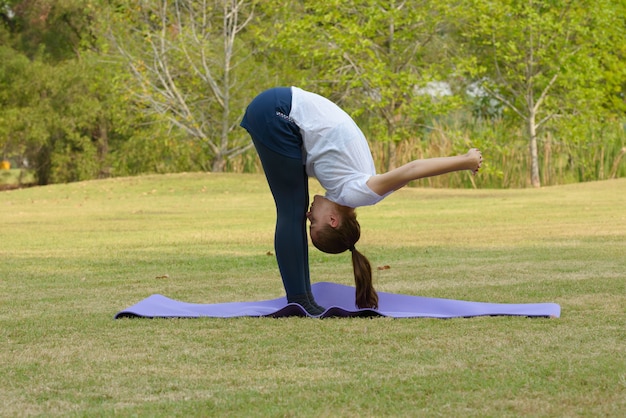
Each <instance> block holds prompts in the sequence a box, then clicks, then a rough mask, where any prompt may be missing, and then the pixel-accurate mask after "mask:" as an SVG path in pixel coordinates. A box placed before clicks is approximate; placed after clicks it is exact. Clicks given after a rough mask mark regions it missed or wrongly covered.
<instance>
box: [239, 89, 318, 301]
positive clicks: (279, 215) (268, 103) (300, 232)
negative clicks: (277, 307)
mask: <svg viewBox="0 0 626 418" xmlns="http://www.w3.org/2000/svg"><path fill="white" fill-rule="evenodd" d="M290 110H291V89H289V88H274V89H270V90H267V91H265V92H263V93H261V94H260V95H259V96H257V97H256V98H255V99H254V100H253V101H252V102H251V103H250V105H249V106H248V108H247V110H246V114H245V116H244V118H243V121H242V122H241V126H242V127H244V128H245V129H246V130H247V131H248V133H249V134H250V136H251V137H252V141H253V142H254V146H255V148H256V150H257V153H258V154H259V157H260V159H261V163H262V164H263V170H264V171H265V177H266V178H267V182H268V184H269V187H270V190H271V192H272V195H273V196H274V202H275V204H276V230H275V234H274V250H275V252H276V260H277V262H278V268H279V270H280V275H281V277H282V281H283V285H284V287H285V292H286V293H287V297H288V298H289V297H290V296H297V295H305V294H307V293H310V292H311V279H310V276H309V251H308V242H307V231H306V211H307V209H308V207H309V188H308V176H307V174H306V171H305V167H304V163H303V158H302V137H301V135H300V130H299V128H298V127H297V125H296V124H295V123H294V122H293V121H291V120H290V119H289V117H288V115H289V112H290Z"/></svg>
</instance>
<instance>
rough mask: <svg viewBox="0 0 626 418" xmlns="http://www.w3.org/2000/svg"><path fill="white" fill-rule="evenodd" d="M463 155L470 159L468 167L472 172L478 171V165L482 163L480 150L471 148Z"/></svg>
mask: <svg viewBox="0 0 626 418" xmlns="http://www.w3.org/2000/svg"><path fill="white" fill-rule="evenodd" d="M465 156H466V157H467V158H469V159H470V165H469V167H468V168H469V169H470V170H471V171H472V174H476V173H478V170H480V167H481V166H482V165H483V155H482V153H481V152H480V150H479V149H478V148H472V149H470V150H469V151H468V152H467V154H465Z"/></svg>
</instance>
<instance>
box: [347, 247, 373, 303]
mask: <svg viewBox="0 0 626 418" xmlns="http://www.w3.org/2000/svg"><path fill="white" fill-rule="evenodd" d="M350 251H351V252H352V267H353V269H354V284H355V286H356V306H357V307H359V308H371V309H377V308H378V295H377V294H376V290H374V284H373V283H372V265H371V264H370V262H369V260H368V259H367V257H365V256H364V255H363V254H361V253H360V252H359V251H358V250H357V249H356V248H354V246H352V247H351V248H350Z"/></svg>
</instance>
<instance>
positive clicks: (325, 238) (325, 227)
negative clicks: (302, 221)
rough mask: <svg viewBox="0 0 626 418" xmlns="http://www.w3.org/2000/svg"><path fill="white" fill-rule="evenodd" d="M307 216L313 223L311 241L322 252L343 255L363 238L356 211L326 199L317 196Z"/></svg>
mask: <svg viewBox="0 0 626 418" xmlns="http://www.w3.org/2000/svg"><path fill="white" fill-rule="evenodd" d="M306 215H307V218H308V219H309V221H310V222H311V227H310V234H311V241H313V245H315V247H316V248H317V249H318V250H320V251H323V252H325V253H330V254H339V253H342V252H344V251H346V250H349V249H350V248H351V247H354V245H355V244H356V243H357V241H358V240H359V238H360V237H361V226H360V225H359V222H358V221H357V220H356V214H355V212H354V209H352V208H349V207H347V206H342V205H339V204H337V203H334V202H332V201H330V200H328V199H326V198H325V197H322V196H319V195H316V196H315V197H314V198H313V203H312V204H311V210H310V211H309V212H307V214H306Z"/></svg>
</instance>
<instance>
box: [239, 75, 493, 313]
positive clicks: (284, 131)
mask: <svg viewBox="0 0 626 418" xmlns="http://www.w3.org/2000/svg"><path fill="white" fill-rule="evenodd" d="M241 126H242V127H244V128H245V129H246V130H247V131H248V133H249V134H250V136H251V137H252V141H253V142H254V146H255V148H256V150H257V152H258V154H259V157H260V159H261V163H262V165H263V170H264V171H265V176H266V178H267V181H268V184H269V187H270V190H271V192H272V195H273V196H274V202H275V204H276V212H277V220H276V230H275V234H274V249H275V251H276V259H277V262H278V267H279V270H280V274H281V278H282V280H283V285H284V287H285V292H286V294H287V300H288V302H290V303H298V304H300V305H301V306H302V307H303V308H304V309H305V310H306V311H307V312H308V313H309V314H311V315H313V316H317V315H320V314H322V313H323V312H324V308H323V307H321V306H319V305H318V304H317V303H316V302H315V299H314V297H313V294H312V293H311V280H310V276H309V260H308V244H307V235H306V219H307V218H308V219H309V221H310V223H311V227H310V235H311V241H312V242H313V245H315V247H316V248H318V249H319V250H321V251H323V252H326V253H331V254H337V253H341V252H344V251H346V250H350V251H351V252H352V265H353V269H354V280H355V285H356V305H357V306H358V307H359V308H377V307H378V296H377V295H376V291H375V290H374V287H373V285H372V268H371V265H370V262H369V261H368V259H367V258H366V257H365V256H364V255H363V254H361V253H360V252H359V251H358V250H357V249H356V248H355V245H356V243H357V241H358V240H359V238H360V226H359V223H358V222H357V220H356V214H355V211H354V208H356V207H359V206H367V205H374V204H376V203H378V202H379V201H381V200H382V199H383V198H384V197H386V196H387V195H389V194H390V193H391V192H393V191H394V190H397V189H399V188H401V187H403V186H405V185H406V184H407V183H408V182H410V181H412V180H416V179H420V178H424V177H430V176H436V175H440V174H444V173H449V172H452V171H458V170H471V171H472V172H473V173H476V172H477V171H478V169H479V168H480V166H481V164H482V156H481V153H480V151H478V150H477V149H471V150H470V151H469V152H468V153H467V154H465V155H460V156H455V157H442V158H431V159H427V160H415V161H412V162H410V163H408V164H406V165H403V166H402V167H399V168H397V169H394V170H391V171H389V172H387V173H385V174H380V175H376V170H375V168H374V161H373V159H372V155H371V152H370V149H369V146H368V143H367V140H366V139H365V136H364V135H363V133H362V132H361V130H360V129H359V127H358V126H357V125H356V123H355V122H354V121H353V120H352V118H351V117H350V116H349V115H348V114H347V113H346V112H344V111H343V110H342V109H341V108H339V106H337V105H336V104H334V103H333V102H331V101H330V100H328V99H326V98H324V97H322V96H319V95H317V94H315V93H311V92H307V91H304V90H302V89H299V88H297V87H291V88H289V87H277V88H273V89H270V90H267V91H265V92H263V93H261V94H259V95H258V96H257V97H256V98H255V99H254V100H253V101H252V102H251V103H250V105H249V106H248V108H247V109H246V114H245V116H244V118H243V120H242V122H241ZM309 176H312V177H316V178H317V179H318V180H319V182H320V184H321V185H322V187H323V188H324V189H325V190H326V193H325V196H324V197H322V196H315V197H314V199H313V204H311V207H310V210H309V211H308V212H307V208H308V206H309V192H308V177H309Z"/></svg>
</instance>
